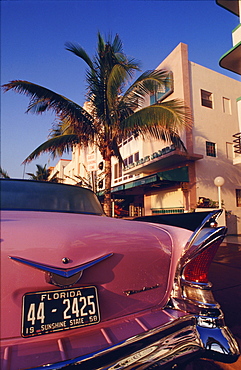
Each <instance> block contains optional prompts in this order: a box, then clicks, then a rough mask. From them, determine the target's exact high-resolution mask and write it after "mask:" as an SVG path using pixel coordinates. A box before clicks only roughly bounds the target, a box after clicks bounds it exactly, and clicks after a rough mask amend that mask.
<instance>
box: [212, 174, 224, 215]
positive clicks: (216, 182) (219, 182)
mask: <svg viewBox="0 0 241 370" xmlns="http://www.w3.org/2000/svg"><path fill="white" fill-rule="evenodd" d="M224 183H225V180H224V178H223V177H222V176H218V177H216V178H215V179H214V185H216V186H217V188H218V208H219V209H221V208H222V200H221V187H222V186H223V184H224Z"/></svg>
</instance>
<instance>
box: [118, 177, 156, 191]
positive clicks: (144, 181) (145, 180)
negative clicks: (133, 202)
mask: <svg viewBox="0 0 241 370" xmlns="http://www.w3.org/2000/svg"><path fill="white" fill-rule="evenodd" d="M157 180H158V177H157V175H152V176H147V177H142V178H141V179H138V180H135V181H131V182H127V183H126V184H125V185H124V186H125V189H130V188H134V187H136V186H141V185H146V184H150V183H152V182H156V181H157Z"/></svg>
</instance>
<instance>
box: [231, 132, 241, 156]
mask: <svg viewBox="0 0 241 370" xmlns="http://www.w3.org/2000/svg"><path fill="white" fill-rule="evenodd" d="M233 137H234V140H233V143H234V153H238V154H241V132H239V133H237V134H235V135H233Z"/></svg>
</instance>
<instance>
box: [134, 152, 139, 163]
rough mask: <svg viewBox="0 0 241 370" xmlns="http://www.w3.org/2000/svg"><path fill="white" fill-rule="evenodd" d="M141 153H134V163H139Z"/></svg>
mask: <svg viewBox="0 0 241 370" xmlns="http://www.w3.org/2000/svg"><path fill="white" fill-rule="evenodd" d="M139 159H140V158H139V152H136V153H134V162H137V161H139Z"/></svg>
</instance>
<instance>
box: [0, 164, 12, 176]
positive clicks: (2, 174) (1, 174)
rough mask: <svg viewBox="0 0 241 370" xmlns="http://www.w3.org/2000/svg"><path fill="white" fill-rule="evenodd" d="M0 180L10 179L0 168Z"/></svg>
mask: <svg viewBox="0 0 241 370" xmlns="http://www.w3.org/2000/svg"><path fill="white" fill-rule="evenodd" d="M0 179H10V176H9V174H8V173H7V171H5V170H4V169H3V168H2V167H1V166H0Z"/></svg>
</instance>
